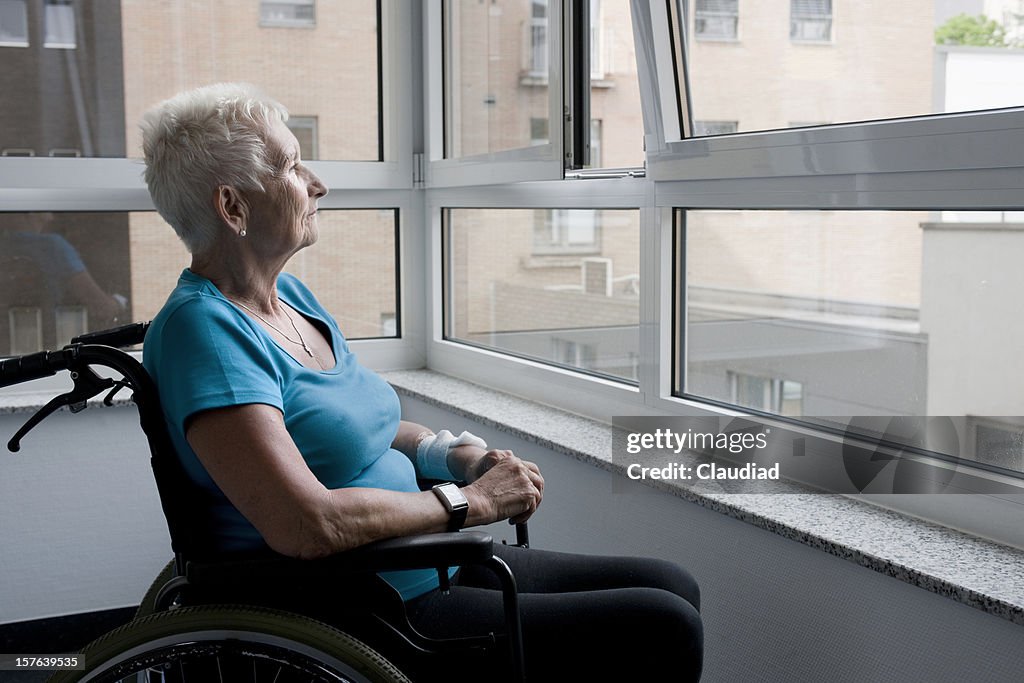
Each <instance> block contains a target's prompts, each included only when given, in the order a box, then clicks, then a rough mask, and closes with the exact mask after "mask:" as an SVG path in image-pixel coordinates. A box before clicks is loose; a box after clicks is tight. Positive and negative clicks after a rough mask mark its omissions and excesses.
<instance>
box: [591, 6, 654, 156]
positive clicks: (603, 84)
mask: <svg viewBox="0 0 1024 683" xmlns="http://www.w3.org/2000/svg"><path fill="white" fill-rule="evenodd" d="M590 116H591V120H590V164H589V165H588V168H625V167H638V166H643V165H644V121H643V115H642V113H641V111H640V85H639V81H638V80H637V67H636V49H635V47H634V44H633V21H632V17H631V16H630V11H629V3H628V2H623V0H590Z"/></svg>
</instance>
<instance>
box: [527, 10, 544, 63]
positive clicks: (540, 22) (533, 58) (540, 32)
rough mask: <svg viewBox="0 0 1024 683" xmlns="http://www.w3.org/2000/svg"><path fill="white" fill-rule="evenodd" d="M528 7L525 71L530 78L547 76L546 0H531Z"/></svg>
mask: <svg viewBox="0 0 1024 683" xmlns="http://www.w3.org/2000/svg"><path fill="white" fill-rule="evenodd" d="M530 4H531V8H530V23H529V25H528V26H527V30H528V31H529V36H528V38H527V43H526V44H527V45H528V46H529V49H528V52H527V55H528V57H527V69H526V70H527V72H528V74H529V76H530V77H532V78H547V76H548V2H547V0H533V2H532V3H530Z"/></svg>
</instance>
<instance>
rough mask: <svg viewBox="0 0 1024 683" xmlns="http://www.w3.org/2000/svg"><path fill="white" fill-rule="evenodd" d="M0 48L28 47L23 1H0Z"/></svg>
mask: <svg viewBox="0 0 1024 683" xmlns="http://www.w3.org/2000/svg"><path fill="white" fill-rule="evenodd" d="M0 47H28V11H27V9H26V7H25V0H0Z"/></svg>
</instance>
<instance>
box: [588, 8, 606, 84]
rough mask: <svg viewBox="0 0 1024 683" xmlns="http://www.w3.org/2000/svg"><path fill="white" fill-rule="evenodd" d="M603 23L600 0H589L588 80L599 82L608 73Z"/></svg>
mask: <svg viewBox="0 0 1024 683" xmlns="http://www.w3.org/2000/svg"><path fill="white" fill-rule="evenodd" d="M603 38H604V22H603V21H602V18H601V0H590V78H591V79H593V80H601V79H602V78H604V76H605V74H606V73H607V72H608V71H609V65H608V64H605V49H604V48H605V45H604V42H603Z"/></svg>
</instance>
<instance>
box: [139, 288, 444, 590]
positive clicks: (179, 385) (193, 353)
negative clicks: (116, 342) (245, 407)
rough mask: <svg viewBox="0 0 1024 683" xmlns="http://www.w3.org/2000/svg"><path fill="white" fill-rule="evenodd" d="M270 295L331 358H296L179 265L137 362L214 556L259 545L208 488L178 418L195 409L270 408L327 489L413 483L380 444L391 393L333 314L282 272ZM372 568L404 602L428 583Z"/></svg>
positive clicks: (389, 429)
mask: <svg viewBox="0 0 1024 683" xmlns="http://www.w3.org/2000/svg"><path fill="white" fill-rule="evenodd" d="M277 292H278V297H279V298H280V299H281V300H282V301H283V302H285V303H286V304H288V305H289V306H291V307H292V308H294V309H295V310H296V311H298V312H299V313H301V314H302V315H304V316H305V317H306V318H307V319H309V320H310V321H312V322H313V324H314V325H316V326H318V327H319V328H320V329H321V331H322V332H324V333H325V336H326V337H327V340H328V341H329V342H330V343H331V347H332V349H333V350H334V356H335V358H336V360H337V363H336V365H335V366H334V367H333V368H331V369H329V370H323V371H317V370H311V369H309V368H307V367H305V366H303V365H302V364H301V363H299V362H298V361H297V360H296V359H295V358H294V357H292V356H291V354H289V353H288V352H287V351H285V350H284V349H283V348H281V347H280V346H279V345H278V344H277V342H276V341H275V340H274V339H273V338H272V337H271V336H270V335H269V334H268V333H267V332H266V331H265V330H264V329H263V327H261V326H260V325H259V324H258V323H256V321H254V320H253V319H252V318H250V317H249V316H248V315H246V314H245V313H244V312H243V311H242V310H241V309H240V308H238V307H236V306H235V304H233V303H231V302H230V301H229V300H228V299H227V298H226V297H224V295H223V294H221V293H220V291H219V290H218V289H217V288H216V286H214V284H213V283H212V282H210V281H209V280H207V279H206V278H203V277H201V276H198V275H196V274H195V273H193V272H191V271H190V270H185V271H184V272H182V274H181V277H180V278H179V279H178V286H177V287H176V288H175V289H174V291H173V292H171V295H170V297H169V298H168V299H167V303H166V304H164V307H163V308H162V309H161V310H160V312H159V313H158V314H157V316H156V318H154V320H153V323H152V325H151V326H150V328H149V331H148V332H147V333H146V343H145V345H144V348H143V364H144V365H145V367H146V370H147V371H149V373H150V374H151V375H152V376H153V378H154V380H155V381H156V384H157V388H158V390H159V393H160V401H161V403H162V405H163V411H164V416H165V417H166V418H167V423H168V428H169V431H170V434H171V439H172V441H173V442H174V447H175V450H176V452H177V454H178V457H179V458H180V459H181V462H182V464H183V466H184V469H185V472H186V473H187V475H188V477H189V478H190V479H191V480H192V481H193V482H195V483H196V484H197V485H198V487H199V488H200V489H201V490H202V491H203V493H204V495H203V496H202V497H201V499H200V500H197V501H196V504H198V505H203V506H204V507H206V508H207V509H208V512H209V515H208V516H207V515H203V516H206V517H208V524H209V527H208V532H209V535H210V538H211V539H212V542H213V544H214V545H215V547H216V548H217V549H218V551H220V552H223V553H225V554H227V553H236V552H249V551H258V550H262V549H265V548H267V545H266V543H265V542H264V540H263V538H262V536H260V534H259V532H258V531H257V530H256V528H255V527H253V525H252V524H250V523H249V521H248V520H247V519H246V518H245V517H243V516H242V514H241V513H240V512H239V511H238V510H237V509H236V508H235V507H234V506H233V505H232V504H231V503H230V502H229V501H228V499H227V498H226V497H225V496H224V494H223V493H222V492H221V491H220V489H219V488H217V486H216V484H214V482H213V479H212V478H211V477H210V475H209V474H208V473H207V472H206V469H205V468H204V467H203V465H202V463H201V462H200V461H199V459H198V457H197V456H196V454H195V452H194V451H193V450H192V448H191V447H190V446H189V444H188V441H187V440H186V439H185V428H186V425H187V421H188V419H189V418H190V417H191V416H193V415H195V414H197V413H199V412H202V411H204V410H210V409H213V408H223V407H227V406H234V405H242V404H250V403H264V404H267V405H270V406H274V407H275V408H277V409H278V410H280V411H281V413H282V414H283V416H284V423H285V427H286V428H287V430H288V433H289V434H290V435H291V437H292V439H293V440H294V441H295V445H296V446H297V447H298V449H299V452H300V453H301V454H302V457H303V458H304V459H305V461H306V464H307V465H308V466H309V469H310V470H311V471H312V472H313V474H314V475H315V476H316V477H317V479H319V480H320V482H321V483H322V484H323V485H324V486H325V487H327V488H329V489H337V488H344V487H349V486H361V487H368V488H382V489H390V490H394V491H419V487H418V486H417V484H416V472H415V469H414V467H413V464H412V462H411V461H410V460H409V458H408V457H406V456H405V455H404V454H402V453H400V452H399V451H397V450H395V449H393V448H391V443H392V441H394V438H395V435H396V434H397V431H398V423H399V420H400V407H399V403H398V396H397V395H396V394H395V392H394V390H393V389H392V388H391V386H390V385H389V384H388V383H387V382H385V381H384V380H383V379H382V378H381V377H379V376H378V375H377V374H375V373H374V372H372V371H370V370H368V369H366V368H364V367H362V366H361V365H359V363H358V362H357V361H356V357H355V355H354V354H352V353H351V352H350V351H349V348H348V344H347V343H346V341H345V338H344V337H343V336H342V334H341V330H339V329H338V325H337V323H336V322H335V321H334V319H333V318H332V317H331V315H330V314H329V313H327V311H325V310H324V309H323V307H322V306H321V305H320V303H319V302H318V301H317V300H316V298H315V297H314V296H313V294H312V293H311V292H310V291H309V289H307V288H306V286H305V285H303V284H302V283H301V282H300V281H299V280H298V279H297V278H295V277H294V276H292V275H289V274H282V275H281V276H280V277H279V278H278V281H277ZM241 465H242V464H241V463H240V466H241ZM382 576H383V577H384V578H385V579H386V580H387V581H388V582H389V583H391V584H392V585H393V586H394V587H395V588H396V589H398V591H399V592H400V593H401V594H402V597H403V598H404V599H406V600H408V599H411V598H413V597H416V596H417V595H421V594H423V593H425V592H427V591H428V590H431V589H432V588H435V587H437V585H438V581H437V572H436V571H434V570H430V569H424V570H410V571H402V572H387V573H386V574H382Z"/></svg>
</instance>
